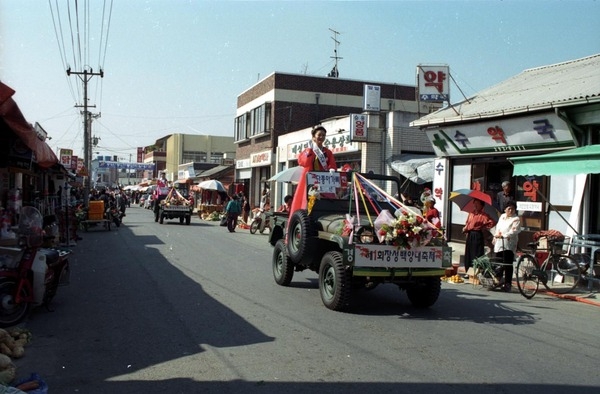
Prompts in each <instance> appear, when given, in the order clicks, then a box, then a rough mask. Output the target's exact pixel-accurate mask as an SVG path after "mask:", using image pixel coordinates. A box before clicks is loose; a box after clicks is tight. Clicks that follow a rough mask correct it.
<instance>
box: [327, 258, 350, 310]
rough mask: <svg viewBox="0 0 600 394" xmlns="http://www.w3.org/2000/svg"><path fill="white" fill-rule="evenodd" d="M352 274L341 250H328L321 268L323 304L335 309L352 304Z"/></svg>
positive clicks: (344, 308) (345, 307)
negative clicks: (345, 263) (347, 268)
mask: <svg viewBox="0 0 600 394" xmlns="http://www.w3.org/2000/svg"><path fill="white" fill-rule="evenodd" d="M351 285H352V283H351V275H350V273H349V272H348V271H347V270H346V268H345V267H344V258H343V256H342V254H341V253H340V252H336V251H332V252H327V253H325V255H324V256H323V259H322V260H321V267H320V268H319V292H320V293H321V300H322V301H323V304H324V305H325V306H326V307H327V308H329V309H332V310H334V311H343V310H346V309H347V308H348V307H349V306H350V297H351V296H352V286H351Z"/></svg>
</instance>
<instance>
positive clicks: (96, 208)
mask: <svg viewBox="0 0 600 394" xmlns="http://www.w3.org/2000/svg"><path fill="white" fill-rule="evenodd" d="M88 212H89V213H90V214H92V213H100V214H104V201H90V206H89V208H88ZM100 219H102V218H100Z"/></svg>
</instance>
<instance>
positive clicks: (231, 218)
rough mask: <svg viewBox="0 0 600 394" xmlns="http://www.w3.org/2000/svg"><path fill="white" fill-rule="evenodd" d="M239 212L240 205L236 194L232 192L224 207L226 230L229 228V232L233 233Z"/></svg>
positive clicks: (240, 209) (240, 210)
mask: <svg viewBox="0 0 600 394" xmlns="http://www.w3.org/2000/svg"><path fill="white" fill-rule="evenodd" d="M241 212H242V206H241V205H240V202H239V200H238V196H237V195H236V194H234V195H233V197H232V198H231V200H229V202H228V203H227V206H226V207H225V213H226V214H227V230H229V232H230V233H235V228H236V227H237V220H238V216H239V215H240V213H241Z"/></svg>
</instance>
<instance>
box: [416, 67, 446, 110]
mask: <svg viewBox="0 0 600 394" xmlns="http://www.w3.org/2000/svg"><path fill="white" fill-rule="evenodd" d="M449 75H450V68H449V67H448V66H417V86H418V89H419V101H430V102H442V101H449V98H450V83H449V81H448V76H449Z"/></svg>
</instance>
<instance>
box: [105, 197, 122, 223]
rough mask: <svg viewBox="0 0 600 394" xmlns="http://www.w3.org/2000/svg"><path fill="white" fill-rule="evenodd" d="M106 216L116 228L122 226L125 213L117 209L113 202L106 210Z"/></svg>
mask: <svg viewBox="0 0 600 394" xmlns="http://www.w3.org/2000/svg"><path fill="white" fill-rule="evenodd" d="M105 215H106V219H107V220H110V221H112V222H113V223H114V224H115V226H117V227H119V226H121V222H122V221H123V212H121V211H120V210H119V208H117V206H116V204H114V203H112V202H111V203H109V204H108V207H107V208H106V212H105Z"/></svg>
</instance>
